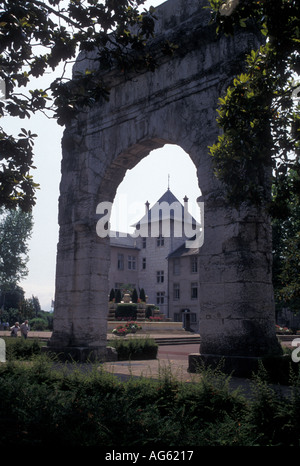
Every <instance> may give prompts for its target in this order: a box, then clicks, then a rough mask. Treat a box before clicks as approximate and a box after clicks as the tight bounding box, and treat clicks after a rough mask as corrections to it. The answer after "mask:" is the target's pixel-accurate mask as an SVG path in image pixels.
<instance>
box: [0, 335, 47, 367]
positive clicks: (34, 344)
mask: <svg viewBox="0 0 300 466" xmlns="http://www.w3.org/2000/svg"><path fill="white" fill-rule="evenodd" d="M5 343H6V358H7V360H8V361H9V360H10V361H11V360H14V359H32V358H33V357H34V356H36V355H39V354H41V343H40V342H39V341H38V340H36V339H33V340H31V339H30V340H28V339H27V340H25V339H24V338H5Z"/></svg>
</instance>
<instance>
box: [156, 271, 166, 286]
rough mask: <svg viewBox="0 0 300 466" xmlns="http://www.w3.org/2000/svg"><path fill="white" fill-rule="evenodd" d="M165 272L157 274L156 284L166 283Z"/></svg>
mask: <svg viewBox="0 0 300 466" xmlns="http://www.w3.org/2000/svg"><path fill="white" fill-rule="evenodd" d="M164 278H165V277H164V271H163V270H158V271H157V272H156V283H163V282H164Z"/></svg>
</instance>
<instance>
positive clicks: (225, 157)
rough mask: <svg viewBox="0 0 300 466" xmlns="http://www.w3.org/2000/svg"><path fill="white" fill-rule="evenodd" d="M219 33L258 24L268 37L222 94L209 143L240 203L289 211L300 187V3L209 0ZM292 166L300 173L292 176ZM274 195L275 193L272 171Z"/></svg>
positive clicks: (280, 212) (276, 212) (219, 172)
mask: <svg viewBox="0 0 300 466" xmlns="http://www.w3.org/2000/svg"><path fill="white" fill-rule="evenodd" d="M209 3H210V8H211V11H212V21H213V22H215V24H216V25H217V32H218V33H219V34H222V33H223V34H234V32H235V30H236V28H239V27H243V28H247V27H248V26H249V25H251V27H253V23H254V24H255V26H256V27H257V28H258V30H259V31H260V33H261V36H262V38H263V37H264V38H265V42H264V44H263V45H262V46H261V47H260V48H259V49H258V50H252V51H251V53H250V54H249V55H248V56H247V58H246V62H245V69H244V72H243V73H241V74H240V75H239V76H237V77H236V78H235V79H234V81H233V83H232V85H231V86H230V87H229V88H228V89H227V92H226V95H225V96H223V97H222V98H220V101H219V108H218V119H217V121H218V124H219V126H220V128H221V130H222V134H221V135H220V136H219V139H218V141H217V142H216V143H215V144H214V145H213V146H212V147H211V148H210V150H211V154H212V156H213V160H214V165H215V171H216V174H217V176H218V178H219V179H220V180H221V181H222V182H223V183H224V184H225V185H226V188H227V192H228V198H229V200H230V202H231V203H232V204H234V205H239V204H240V203H241V202H250V203H252V204H256V205H259V204H264V205H266V203H267V205H268V207H269V208H270V211H271V212H272V215H273V216H281V217H284V216H286V211H287V207H288V204H289V200H290V198H291V196H294V195H295V194H297V195H298V198H299V193H300V183H299V174H300V162H299V150H300V99H299V97H300V82H299V80H297V77H298V73H299V72H300V55H299V45H300V4H299V2H298V1H297V0H259V1H257V0H240V1H239V0H227V1H226V2H224V1H223V0H209ZM291 169H293V171H294V173H295V174H296V175H297V176H295V177H294V178H293V179H289V181H288V182H287V175H288V173H289V171H290V170H291ZM271 173H272V174H273V183H274V185H275V191H274V193H275V195H274V196H273V198H272V199H271V198H270V195H269V193H270V174H271Z"/></svg>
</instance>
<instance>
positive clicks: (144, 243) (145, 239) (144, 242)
mask: <svg viewBox="0 0 300 466" xmlns="http://www.w3.org/2000/svg"><path fill="white" fill-rule="evenodd" d="M146 246H147V238H142V247H143V249H145V247H146Z"/></svg>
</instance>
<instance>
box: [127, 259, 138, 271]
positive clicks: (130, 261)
mask: <svg viewBox="0 0 300 466" xmlns="http://www.w3.org/2000/svg"><path fill="white" fill-rule="evenodd" d="M135 269H136V262H135V256H128V270H135Z"/></svg>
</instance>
